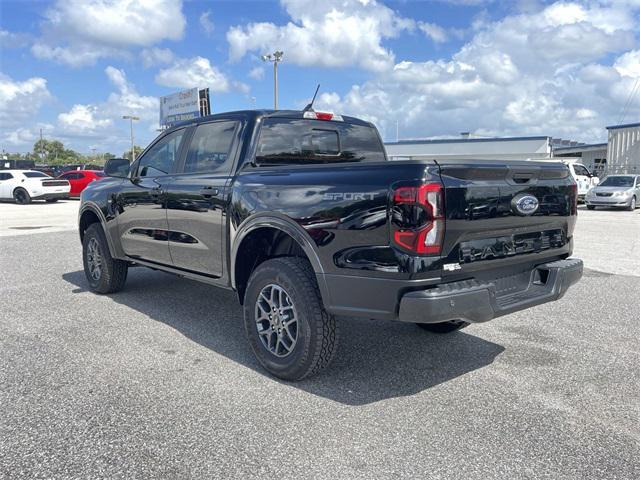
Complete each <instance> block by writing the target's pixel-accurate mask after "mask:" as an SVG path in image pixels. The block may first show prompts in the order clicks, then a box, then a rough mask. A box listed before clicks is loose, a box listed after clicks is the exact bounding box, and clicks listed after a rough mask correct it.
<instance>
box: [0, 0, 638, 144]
mask: <svg viewBox="0 0 640 480" xmlns="http://www.w3.org/2000/svg"><path fill="white" fill-rule="evenodd" d="M0 8H1V9H2V11H1V17H0V18H1V20H0V21H1V36H0V41H1V42H2V43H1V45H2V50H1V64H0V120H1V124H0V147H1V148H3V149H4V150H6V151H28V150H30V148H31V146H32V145H33V142H34V140H35V139H36V138H37V136H38V135H39V130H40V128H42V129H43V132H44V134H45V135H46V136H47V137H48V138H59V139H61V140H62V141H63V142H64V143H65V144H66V145H68V146H70V147H71V148H74V149H76V150H78V151H81V152H84V153H86V152H88V151H89V150H90V149H91V148H96V149H97V150H98V151H111V152H114V153H118V154H119V153H122V151H123V150H124V149H125V148H126V146H127V142H128V128H127V127H128V125H127V124H126V123H125V122H124V121H123V120H121V119H120V116H121V115H122V114H123V113H134V114H137V115H139V116H141V117H142V119H143V120H142V121H141V122H140V123H139V124H137V125H136V136H137V137H138V139H139V142H138V143H140V144H146V143H147V142H149V141H150V140H151V139H152V138H153V137H154V136H155V134H156V132H155V129H156V128H157V117H158V104H157V97H158V96H160V95H165V94H168V93H172V92H175V91H178V90H181V89H184V88H187V87H189V86H200V87H204V86H208V87H209V88H210V89H211V91H212V107H213V110H214V111H226V110H236V109H244V108H252V106H253V105H255V106H257V107H270V106H271V105H272V102H273V96H272V95H273V94H272V88H273V84H272V73H271V69H270V66H269V65H265V64H264V63H263V62H262V61H261V60H260V55H261V54H262V53H266V52H269V51H273V50H274V49H282V50H284V52H285V55H284V61H283V63H282V64H281V66H280V106H281V108H300V107H301V106H303V105H304V104H305V103H306V102H307V101H308V98H309V96H310V95H312V93H313V90H314V88H315V85H316V84H317V83H320V84H321V93H322V95H321V96H320V98H319V100H318V105H319V106H320V107H324V108H327V109H331V110H333V111H337V112H339V113H346V114H352V115H356V116H360V117H364V118H367V119H369V120H372V121H374V122H375V123H376V125H378V127H379V128H380V130H381V132H382V134H383V137H385V138H386V139H395V135H396V123H397V124H398V126H399V131H400V137H401V138H417V137H444V136H454V135H456V134H458V133H459V132H461V131H471V132H475V133H476V134H478V135H488V136H492V135H540V134H544V135H553V136H562V137H565V138H572V139H578V140H582V141H587V142H595V141H602V140H603V139H604V138H605V137H606V130H605V129H604V127H605V125H609V124H615V123H617V122H618V121H619V120H621V119H624V121H625V122H629V121H638V119H639V118H638V117H640V92H638V94H637V95H634V94H632V92H634V87H636V90H640V85H636V80H637V78H638V76H640V50H638V49H639V48H640V47H639V44H638V30H639V25H640V21H639V16H638V15H639V11H640V2H638V1H637V0H629V1H624V0H622V1H616V2H607V1H602V2H595V1H593V2H537V1H535V0H531V1H519V2H513V1H511V2H507V1H482V0H475V1H474V0H467V1H462V0H461V1H433V2H429V1H396V2H375V1H373V0H371V1H365V0H362V1H358V0H327V1H324V2H318V1H317V0H315V1H310V0H296V1H293V0H283V1H282V2H269V1H252V2H243V1H225V2H205V1H184V2H182V1H180V0H147V1H146V2H144V3H142V2H135V1H133V0H101V1H98V0H65V1H48V2H47V1H11V0H9V1H6V0H5V1H3V2H2V4H1V7H0ZM265 67H266V68H265ZM625 106H626V108H625Z"/></svg>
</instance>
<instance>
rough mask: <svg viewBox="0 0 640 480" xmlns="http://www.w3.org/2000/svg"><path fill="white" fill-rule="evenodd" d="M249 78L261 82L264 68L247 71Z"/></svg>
mask: <svg viewBox="0 0 640 480" xmlns="http://www.w3.org/2000/svg"><path fill="white" fill-rule="evenodd" d="M249 77H251V78H253V79H254V80H262V79H263V78H264V67H254V68H252V69H251V70H250V71H249Z"/></svg>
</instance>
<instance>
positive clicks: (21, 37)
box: [0, 29, 31, 48]
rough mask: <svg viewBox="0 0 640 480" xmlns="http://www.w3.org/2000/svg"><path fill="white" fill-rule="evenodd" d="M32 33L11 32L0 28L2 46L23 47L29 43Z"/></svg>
mask: <svg viewBox="0 0 640 480" xmlns="http://www.w3.org/2000/svg"><path fill="white" fill-rule="evenodd" d="M30 38H31V37H30V35H28V34H26V33H16V32H10V31H8V30H2V29H0V43H2V48H22V47H25V46H27V45H28V44H29V41H30Z"/></svg>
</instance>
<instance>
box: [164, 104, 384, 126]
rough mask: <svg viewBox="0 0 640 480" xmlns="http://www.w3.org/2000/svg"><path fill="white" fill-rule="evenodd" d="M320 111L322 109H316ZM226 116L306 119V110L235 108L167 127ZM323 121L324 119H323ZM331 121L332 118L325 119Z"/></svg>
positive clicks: (346, 120)
mask: <svg viewBox="0 0 640 480" xmlns="http://www.w3.org/2000/svg"><path fill="white" fill-rule="evenodd" d="M316 111H317V112H318V113H320V112H321V111H319V110H316ZM340 116H341V117H342V122H343V123H350V124H354V125H363V126H367V127H373V126H374V125H373V124H372V123H371V122H366V121H364V120H360V119H359V118H356V117H350V116H347V115H340ZM225 118H245V119H247V120H259V119H261V118H294V119H298V118H299V119H304V112H303V111H302V110H269V109H262V110H235V111H232V112H221V113H215V114H212V115H206V116H204V117H199V118H194V119H192V120H185V121H183V122H178V123H176V124H175V125H174V126H173V127H171V128H169V129H167V131H169V130H173V129H174V128H176V127H184V126H186V125H197V124H200V123H205V122H209V121H211V120H221V119H225ZM321 121H323V120H321ZM324 121H331V120H324Z"/></svg>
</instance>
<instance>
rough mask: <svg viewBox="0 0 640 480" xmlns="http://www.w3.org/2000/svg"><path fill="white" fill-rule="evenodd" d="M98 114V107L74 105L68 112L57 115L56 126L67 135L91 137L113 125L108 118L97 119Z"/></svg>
mask: <svg viewBox="0 0 640 480" xmlns="http://www.w3.org/2000/svg"><path fill="white" fill-rule="evenodd" d="M98 113H99V112H98V107H96V106H94V105H74V106H73V107H72V108H71V110H69V111H68V112H66V113H61V114H60V115H58V124H59V125H60V127H61V128H62V130H63V131H64V132H66V133H67V134H76V135H82V136H84V137H88V136H93V135H95V134H96V133H98V134H99V132H101V131H102V130H104V128H106V127H110V126H112V125H113V121H112V120H111V119H110V118H102V119H101V118H98V116H97V114H98Z"/></svg>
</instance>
